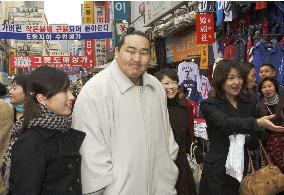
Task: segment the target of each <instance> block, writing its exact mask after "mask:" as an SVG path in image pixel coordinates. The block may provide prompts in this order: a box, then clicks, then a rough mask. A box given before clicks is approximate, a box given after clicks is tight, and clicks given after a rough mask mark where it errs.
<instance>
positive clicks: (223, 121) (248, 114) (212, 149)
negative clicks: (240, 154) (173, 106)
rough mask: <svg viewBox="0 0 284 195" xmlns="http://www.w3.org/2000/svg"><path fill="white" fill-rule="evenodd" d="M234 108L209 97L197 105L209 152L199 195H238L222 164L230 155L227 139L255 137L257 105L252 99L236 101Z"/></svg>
mask: <svg viewBox="0 0 284 195" xmlns="http://www.w3.org/2000/svg"><path fill="white" fill-rule="evenodd" d="M237 102H238V104H237V105H238V107H237V108H235V107H234V106H233V105H232V104H230V103H229V101H228V100H221V99H218V98H216V97H210V98H208V99H206V100H204V101H203V102H202V103H201V105H200V110H201V112H202V114H203V116H204V118H205V119H206V124H207V133H208V137H209V142H210V145H209V151H208V153H207V156H206V159H205V165H204V169H203V174H202V178H201V182H200V188H199V194H200V195H234V194H235V195H237V194H239V182H238V180H236V179H234V178H233V177H231V176H229V175H227V174H226V171H225V163H226V159H227V155H228V151H229V146H230V141H229V136H230V135H233V134H254V132H255V131H256V130H258V129H259V128H258V127H257V125H256V119H255V117H252V116H255V114H256V101H253V100H252V98H239V97H238V98H237Z"/></svg>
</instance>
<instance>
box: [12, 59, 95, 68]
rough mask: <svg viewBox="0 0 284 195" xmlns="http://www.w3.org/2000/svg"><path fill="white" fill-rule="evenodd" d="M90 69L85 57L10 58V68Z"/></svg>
mask: <svg viewBox="0 0 284 195" xmlns="http://www.w3.org/2000/svg"><path fill="white" fill-rule="evenodd" d="M40 66H52V67H56V68H78V67H83V68H90V67H92V66H93V64H92V61H91V60H90V59H89V58H88V57H87V56H11V57H10V68H37V67H40Z"/></svg>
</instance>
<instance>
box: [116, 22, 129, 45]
mask: <svg viewBox="0 0 284 195" xmlns="http://www.w3.org/2000/svg"><path fill="white" fill-rule="evenodd" d="M127 28H128V23H123V22H122V21H116V23H115V46H117V45H118V44H119V41H120V37H121V35H122V34H123V33H124V32H126V30H127Z"/></svg>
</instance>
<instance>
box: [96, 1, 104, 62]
mask: <svg viewBox="0 0 284 195" xmlns="http://www.w3.org/2000/svg"><path fill="white" fill-rule="evenodd" d="M106 15H107V14H106V2H104V1H101V2H95V7H94V23H95V24H103V23H105V22H106ZM95 55H96V66H100V65H102V64H105V62H106V40H105V39H96V40H95Z"/></svg>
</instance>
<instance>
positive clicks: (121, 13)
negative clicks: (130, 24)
mask: <svg viewBox="0 0 284 195" xmlns="http://www.w3.org/2000/svg"><path fill="white" fill-rule="evenodd" d="M113 4H114V18H115V19H116V20H128V18H129V1H114V2H113Z"/></svg>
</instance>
